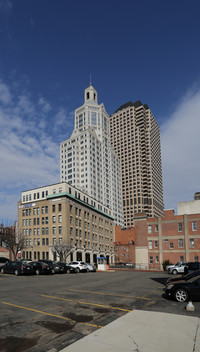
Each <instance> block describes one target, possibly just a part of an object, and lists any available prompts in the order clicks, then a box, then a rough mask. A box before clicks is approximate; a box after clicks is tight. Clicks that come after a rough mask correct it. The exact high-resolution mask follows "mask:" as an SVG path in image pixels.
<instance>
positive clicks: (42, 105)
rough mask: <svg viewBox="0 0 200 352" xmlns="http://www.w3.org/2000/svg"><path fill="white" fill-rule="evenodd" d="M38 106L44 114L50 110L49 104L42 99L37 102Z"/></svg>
mask: <svg viewBox="0 0 200 352" xmlns="http://www.w3.org/2000/svg"><path fill="white" fill-rule="evenodd" d="M38 105H40V106H41V107H42V110H43V112H45V113H47V112H49V111H50V110H51V106H50V104H49V103H48V102H47V101H46V100H45V99H44V98H43V97H41V98H40V99H39V100H38Z"/></svg>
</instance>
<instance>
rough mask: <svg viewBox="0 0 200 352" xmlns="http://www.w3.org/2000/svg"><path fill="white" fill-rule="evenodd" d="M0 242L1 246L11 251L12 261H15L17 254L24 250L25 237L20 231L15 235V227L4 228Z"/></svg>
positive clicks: (0, 235)
mask: <svg viewBox="0 0 200 352" xmlns="http://www.w3.org/2000/svg"><path fill="white" fill-rule="evenodd" d="M0 242H1V243H2V244H3V246H4V247H5V248H7V249H9V250H10V251H11V253H12V254H13V257H14V260H16V259H17V254H18V253H19V252H20V251H22V250H23V249H24V248H26V241H25V237H24V236H23V234H22V231H18V232H17V233H16V228H15V226H14V225H13V226H9V227H4V231H3V232H1V233H0Z"/></svg>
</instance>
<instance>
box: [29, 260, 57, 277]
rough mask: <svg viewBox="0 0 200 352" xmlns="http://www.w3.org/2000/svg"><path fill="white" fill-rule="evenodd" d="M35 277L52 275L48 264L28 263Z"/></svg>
mask: <svg viewBox="0 0 200 352" xmlns="http://www.w3.org/2000/svg"><path fill="white" fill-rule="evenodd" d="M30 265H31V266H32V267H33V270H34V272H35V274H36V275H41V274H52V268H51V267H50V265H49V264H47V263H43V262H30Z"/></svg>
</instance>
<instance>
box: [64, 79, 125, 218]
mask: <svg viewBox="0 0 200 352" xmlns="http://www.w3.org/2000/svg"><path fill="white" fill-rule="evenodd" d="M60 175H61V181H67V182H68V183H69V184H72V185H73V186H75V187H76V188H78V189H80V190H81V191H83V192H85V193H87V194H88V195H89V196H91V197H93V198H94V199H96V200H97V201H99V202H100V203H102V204H103V205H104V206H105V207H108V208H110V209H111V210H112V216H113V217H114V219H115V224H118V225H123V211H122V192H121V168H120V160H119V158H118V157H117V156H116V153H115V151H114V149H112V148H111V145H110V138H109V115H108V114H107V112H106V110H105V107H104V104H103V103H102V104H100V105H99V104H98V100H97V92H96V90H95V89H94V87H93V86H92V85H91V84H90V86H89V87H88V88H87V89H85V98H84V104H83V105H82V106H81V107H79V108H78V109H76V110H75V120H74V131H73V133H72V135H71V137H70V138H69V139H67V140H66V141H64V142H63V143H61V145H60ZM100 210H102V211H103V209H100Z"/></svg>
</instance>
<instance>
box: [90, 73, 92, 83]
mask: <svg viewBox="0 0 200 352" xmlns="http://www.w3.org/2000/svg"><path fill="white" fill-rule="evenodd" d="M91 76H92V75H91V73H90V86H91V85H92V77H91Z"/></svg>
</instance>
